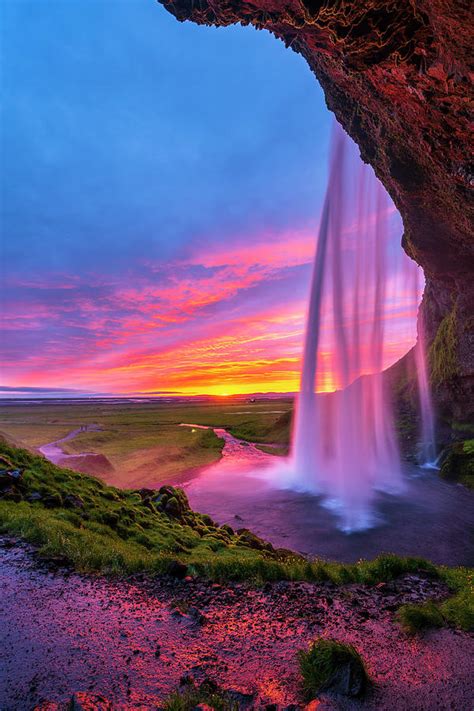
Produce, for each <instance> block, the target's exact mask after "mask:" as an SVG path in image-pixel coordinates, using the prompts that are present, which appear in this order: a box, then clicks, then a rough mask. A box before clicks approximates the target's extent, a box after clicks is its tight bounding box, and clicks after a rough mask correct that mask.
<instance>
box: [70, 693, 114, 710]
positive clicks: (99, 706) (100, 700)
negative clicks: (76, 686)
mask: <svg viewBox="0 0 474 711" xmlns="http://www.w3.org/2000/svg"><path fill="white" fill-rule="evenodd" d="M69 709H70V711H113V706H112V704H111V702H110V701H108V700H107V699H106V698H105V696H101V695H100V694H93V693H88V692H87V691H77V692H76V693H75V694H73V696H72V699H71V703H70V704H69Z"/></svg>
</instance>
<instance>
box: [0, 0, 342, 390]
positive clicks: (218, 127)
mask: <svg viewBox="0 0 474 711" xmlns="http://www.w3.org/2000/svg"><path fill="white" fill-rule="evenodd" d="M2 26H3V30H2V34H3V37H2V40H3V46H4V50H3V55H4V77H3V95H4V112H3V118H2V129H3V130H2V167H3V171H4V178H3V181H2V221H1V227H2V234H3V240H2V248H3V258H4V260H3V263H4V269H3V274H2V282H3V283H2V300H3V304H4V308H5V314H6V317H5V322H4V329H5V333H6V334H7V337H6V338H4V339H3V349H4V352H3V359H2V360H3V361H4V363H5V366H4V368H3V373H2V381H3V384H4V385H6V386H9V387H12V386H13V387H15V386H22V387H25V386H26V387H27V386H35V387H53V388H58V387H67V388H69V387H79V388H86V389H88V390H91V389H92V390H93V389H97V390H100V391H104V390H112V391H116V392H128V391H135V390H143V389H148V390H149V389H170V388H169V382H171V381H172V389H176V388H178V389H179V387H180V384H182V383H184V382H185V381H186V382H187V381H189V383H191V380H192V377H191V376H190V375H189V374H190V373H191V372H195V371H196V368H199V366H200V365H201V364H202V362H203V361H206V357H207V356H206V355H205V352H204V351H203V348H204V345H203V344H206V346H205V348H206V349H208V350H207V351H206V352H207V353H209V352H216V351H218V352H219V353H220V358H221V360H220V365H219V367H218V368H217V370H216V371H214V370H213V369H212V368H211V369H210V370H209V371H207V374H206V372H202V373H200V375H199V377H198V378H197V379H195V387H196V388H197V389H198V390H200V391H203V390H204V391H209V392H213V391H215V389H216V387H218V380H219V379H220V378H222V368H225V364H226V363H227V364H229V363H241V366H240V367H239V372H238V373H235V374H234V375H232V376H230V377H234V376H235V378H236V383H237V381H238V382H239V383H240V384H241V387H242V388H244V389H245V388H246V389H247V390H248V389H252V387H254V386H255V387H256V388H257V387H265V386H268V389H272V388H273V389H274V388H275V387H279V388H280V387H281V388H285V387H286V385H288V389H291V388H294V386H295V383H296V382H297V377H298V373H297V370H298V366H297V365H295V364H296V361H297V360H298V358H299V352H300V349H301V338H302V329H303V320H304V310H305V307H304V303H305V297H306V292H307V288H308V280H309V273H310V262H311V258H312V252H313V249H314V244H315V240H316V234H315V230H316V226H317V221H318V216H319V212H320V206H321V202H322V198H323V194H324V189H325V184H326V163H327V152H328V137H329V127H330V122H331V116H330V114H329V112H328V111H327V109H326V107H325V104H324V99H323V95H322V91H321V89H320V87H319V85H318V83H317V82H316V81H315V79H314V77H313V76H312V74H311V73H310V71H309V69H308V67H307V65H306V64H305V62H304V60H303V59H302V58H301V57H300V56H298V55H296V54H294V53H293V52H291V51H290V50H287V49H286V48H285V47H284V45H283V44H282V43H281V42H279V41H278V40H276V39H275V38H273V37H272V36H271V35H269V34H268V33H265V32H256V31H255V30H254V29H253V28H248V27H246V28H242V27H229V28H221V29H216V28H207V27H198V26H196V25H193V24H191V23H184V24H180V23H178V22H177V21H176V20H175V19H174V18H173V17H172V16H171V15H169V14H168V13H167V12H166V11H165V10H164V9H163V8H162V7H161V5H159V4H157V3H156V2H155V1H154V0H129V1H121V2H120V1H119V2H116V1H114V2H112V1H111V0H108V1H104V0H82V1H81V2H69V1H67V0H63V1H61V0H55V1H51V0H49V1H48V0H46V1H42V2H37V0H33V1H30V0H22V1H21V2H14V1H12V0H11V1H10V2H6V3H3V5H2ZM216 255H217V256H216ZM256 255H257V256H256ZM285 313H286V314H288V315H287V318H286V320H285V317H284V316H282V314H285ZM278 315H279V316H278ZM272 318H273V321H272ZM275 319H277V320H278V325H277V326H275V323H276V322H275ZM272 323H273V325H272ZM277 332H278V333H277ZM243 333H245V334H253V335H252V336H251V339H252V343H258V347H257V346H256V347H254V348H253V350H252V349H250V350H252V353H251V354H250V355H249V349H248V348H247V350H245V347H244V350H242V351H241V352H240V353H238V352H237V350H236V344H238V343H241V342H242V334H243ZM272 334H273V335H272ZM249 338H250V336H249ZM222 339H224V341H225V343H222V342H221V341H222ZM218 341H219V343H220V345H217V342H218ZM183 349H184V352H185V353H187V354H189V353H195V358H194V360H193V359H191V360H190V362H189V364H188V366H185V367H184V368H182V369H181V370H180V373H179V374H178V375H176V374H174V375H172V377H171V376H170V374H168V373H167V371H166V368H165V369H163V368H161V370H160V367H158V365H157V362H156V359H157V358H158V359H159V358H160V357H162V358H164V359H165V360H166V361H167V362H169V360H170V358H171V359H175V360H176V359H179V361H180V363H182V362H184V361H186V358H187V356H186V357H184V356H183ZM255 363H257V365H255ZM186 368H187V370H186ZM219 368H220V370H219ZM257 370H259V374H256V371H257ZM252 373H254V375H252ZM188 376H189V377H188ZM190 378H191V380H190ZM252 378H253V380H252ZM262 379H263V381H265V382H263V381H262ZM287 381H288V382H287ZM193 382H194V381H193ZM290 385H291V388H290ZM183 387H184V386H183ZM193 387H194V385H191V384H189V387H188V386H186V388H187V390H186V391H191V390H192V389H193ZM236 387H238V386H237V385H236ZM186 388H185V389H186Z"/></svg>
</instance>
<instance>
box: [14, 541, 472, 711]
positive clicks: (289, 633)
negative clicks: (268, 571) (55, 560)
mask: <svg viewBox="0 0 474 711" xmlns="http://www.w3.org/2000/svg"><path fill="white" fill-rule="evenodd" d="M3 543H4V545H3V547H0V561H1V566H0V599H1V604H0V635H1V638H2V640H3V644H2V646H1V648H0V708H1V709H3V710H5V711H25V710H27V709H30V708H33V707H34V705H35V704H37V703H39V702H41V701H42V700H44V699H48V700H52V701H64V700H66V699H68V698H70V696H71V694H72V693H73V692H74V691H80V690H82V691H87V690H93V691H95V692H97V693H100V694H103V695H104V696H106V697H107V698H108V699H110V701H112V702H113V703H114V704H116V705H117V707H118V708H119V709H154V708H157V707H159V705H160V703H161V702H162V700H163V698H164V697H165V696H166V695H167V694H169V693H170V692H171V691H172V690H174V689H175V688H176V687H177V686H178V684H179V681H180V678H181V677H183V676H184V675H191V676H192V677H193V678H194V679H195V680H196V681H198V682H199V681H202V680H204V679H205V678H210V679H212V680H213V681H215V682H216V683H218V684H219V685H220V686H222V687H224V688H227V689H233V690H235V691H239V692H242V693H246V694H251V695H252V706H254V707H257V708H258V707H260V706H261V705H262V704H270V703H274V704H278V705H281V706H285V705H288V704H297V705H301V704H302V700H301V693H300V686H299V674H298V669H297V663H296V650H298V649H300V648H302V647H305V646H306V645H307V644H308V643H309V642H310V641H311V640H312V639H314V638H315V637H316V636H318V635H321V634H323V635H327V636H334V637H336V638H337V639H340V640H343V641H346V642H351V643H353V644H354V645H356V647H357V648H358V649H359V651H360V652H361V653H362V654H363V656H364V657H365V659H366V660H367V664H368V667H369V671H370V673H371V675H372V676H373V677H374V679H375V681H376V686H375V687H374V689H373V690H372V691H371V692H370V695H369V697H368V698H367V699H366V700H365V702H364V703H360V702H347V701H337V702H334V706H333V707H334V708H336V709H341V710H342V709H359V708H364V709H378V710H383V709H386V710H387V711H389V710H390V711H393V709H394V708H396V709H397V711H402V710H403V709H406V710H407V711H408V710H410V711H412V710H413V709H419V710H420V711H421V710H423V709H430V711H431V709H434V708H436V709H454V710H455V711H465V710H466V709H467V708H469V704H470V701H469V699H472V698H473V696H474V679H473V677H472V675H471V674H470V669H469V659H470V658H472V654H473V652H474V644H473V640H472V637H470V636H469V635H468V634H466V633H463V632H458V631H454V630H449V629H443V630H438V631H434V632H430V633H428V634H426V635H425V636H424V637H421V638H416V639H410V638H408V637H406V635H405V634H404V633H403V632H402V631H401V630H400V629H399V627H398V626H397V625H396V624H395V623H394V610H395V609H396V608H397V607H398V606H399V605H400V604H402V603H403V602H408V601H416V602H418V601H421V600H424V599H426V598H428V597H440V596H443V595H445V593H446V591H445V588H444V586H443V584H442V583H440V582H439V581H430V580H426V579H423V578H422V577H419V576H414V575H411V576H405V577H404V578H402V579H400V580H399V581H397V582H396V583H390V584H383V585H379V586H377V587H376V588H367V587H364V586H361V585H349V586H346V587H343V588H336V587H335V586H334V585H332V584H318V585H316V584H307V583H276V584H273V585H270V584H267V585H266V586H265V587H264V588H263V589H260V590H257V589H252V588H250V587H249V586H246V585H243V584H235V585H228V586H225V587H221V586H219V585H216V584H214V585H212V584H210V583H204V582H199V581H176V580H171V579H162V580H156V581H154V582H146V581H145V580H143V579H141V578H140V577H136V578H134V579H130V580H129V581H121V582H120V581H117V582H111V581H108V580H106V579H104V578H85V577H81V576H79V575H76V574H70V573H67V572H66V573H60V572H59V573H58V572H50V571H48V570H47V569H44V568H41V567H39V565H38V564H37V563H36V562H35V560H34V559H33V558H32V556H31V553H30V552H29V551H30V549H28V547H26V546H23V545H21V546H19V545H15V546H13V547H12V543H11V542H10V543H9V542H8V541H6V547H5V541H4V542H3Z"/></svg>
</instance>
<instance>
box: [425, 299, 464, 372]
mask: <svg viewBox="0 0 474 711" xmlns="http://www.w3.org/2000/svg"><path fill="white" fill-rule="evenodd" d="M457 349H458V339H457V303H455V304H454V305H453V308H452V309H451V311H450V313H449V314H447V315H446V316H445V317H444V319H443V320H442V321H441V323H440V325H439V326H438V330H437V332H436V336H435V339H434V341H433V343H432V344H431V347H430V350H429V361H430V369H431V380H432V382H433V383H434V384H436V385H440V384H441V383H444V382H446V381H449V380H451V379H452V378H454V377H456V375H457V374H458V370H459V368H458V354H457Z"/></svg>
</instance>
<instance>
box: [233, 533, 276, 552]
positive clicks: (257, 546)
mask: <svg viewBox="0 0 474 711" xmlns="http://www.w3.org/2000/svg"><path fill="white" fill-rule="evenodd" d="M237 534H238V536H239V540H238V544H239V545H242V546H246V547H248V548H253V549H254V550H257V551H269V552H272V551H273V550H274V548H273V546H272V544H271V543H267V542H266V541H264V540H263V538H259V536H256V535H255V533H252V531H249V530H248V528H239V530H238V531H237Z"/></svg>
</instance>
